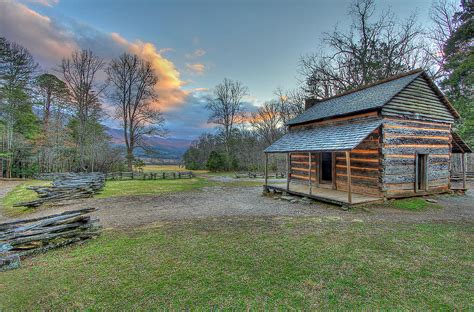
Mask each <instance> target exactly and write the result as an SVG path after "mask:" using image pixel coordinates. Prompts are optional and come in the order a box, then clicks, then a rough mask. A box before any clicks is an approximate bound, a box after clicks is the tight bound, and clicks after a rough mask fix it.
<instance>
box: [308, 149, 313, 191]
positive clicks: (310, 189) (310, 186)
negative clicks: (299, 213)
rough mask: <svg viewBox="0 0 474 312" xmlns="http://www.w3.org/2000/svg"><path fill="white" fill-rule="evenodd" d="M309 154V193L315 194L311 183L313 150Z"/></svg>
mask: <svg viewBox="0 0 474 312" xmlns="http://www.w3.org/2000/svg"><path fill="white" fill-rule="evenodd" d="M308 156H309V166H308V169H309V172H308V177H309V195H312V194H313V191H312V185H311V183H312V182H311V166H312V164H311V161H312V159H311V152H309V153H308Z"/></svg>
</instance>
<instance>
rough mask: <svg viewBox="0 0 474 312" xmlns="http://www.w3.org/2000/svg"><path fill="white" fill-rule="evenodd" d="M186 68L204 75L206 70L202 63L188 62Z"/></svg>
mask: <svg viewBox="0 0 474 312" xmlns="http://www.w3.org/2000/svg"><path fill="white" fill-rule="evenodd" d="M186 69H188V70H189V71H190V72H191V73H193V74H196V75H202V74H204V71H205V70H206V66H205V65H204V64H201V63H194V64H190V63H186Z"/></svg>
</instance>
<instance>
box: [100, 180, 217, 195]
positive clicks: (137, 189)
mask: <svg viewBox="0 0 474 312" xmlns="http://www.w3.org/2000/svg"><path fill="white" fill-rule="evenodd" d="M211 185H212V183H211V182H209V181H207V180H205V179H202V178H192V179H176V180H123V181H113V180H112V181H110V180H109V181H107V182H106V183H105V187H104V189H103V191H102V192H101V193H100V194H98V195H96V196H95V197H96V198H105V197H112V196H129V195H152V194H162V193H172V192H180V191H189V190H194V189H198V188H202V187H204V186H211Z"/></svg>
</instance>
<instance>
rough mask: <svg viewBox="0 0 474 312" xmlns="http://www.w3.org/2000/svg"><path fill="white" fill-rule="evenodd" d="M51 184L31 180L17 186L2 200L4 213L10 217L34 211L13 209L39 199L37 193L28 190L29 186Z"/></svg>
mask: <svg viewBox="0 0 474 312" xmlns="http://www.w3.org/2000/svg"><path fill="white" fill-rule="evenodd" d="M49 183H50V181H40V180H29V181H26V182H24V183H22V184H20V185H18V186H16V187H15V188H14V189H13V190H12V191H10V192H9V193H8V194H7V195H6V196H5V197H4V198H2V200H1V206H2V207H3V211H4V213H5V214H6V215H8V216H18V215H21V214H25V213H28V212H31V211H32V210H31V209H30V208H26V207H13V204H16V203H19V202H25V201H30V200H34V199H37V198H38V196H37V194H36V192H35V191H31V190H28V189H27V188H28V187H29V186H37V185H47V184H49Z"/></svg>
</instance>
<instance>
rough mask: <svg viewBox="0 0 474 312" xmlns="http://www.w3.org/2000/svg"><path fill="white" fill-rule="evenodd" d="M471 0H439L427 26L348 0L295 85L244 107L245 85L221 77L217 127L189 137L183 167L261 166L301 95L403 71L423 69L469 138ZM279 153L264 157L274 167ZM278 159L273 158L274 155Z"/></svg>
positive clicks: (215, 98) (212, 107)
mask: <svg viewBox="0 0 474 312" xmlns="http://www.w3.org/2000/svg"><path fill="white" fill-rule="evenodd" d="M473 11H474V1H472V0H462V1H460V2H458V3H455V2H451V1H447V0H438V1H435V2H434V3H433V5H432V7H431V9H430V17H431V20H432V25H431V26H430V27H422V26H421V25H419V23H418V18H417V15H416V14H412V15H410V16H408V17H407V18H405V19H399V18H397V17H396V16H395V15H394V14H393V13H392V12H391V11H383V12H382V11H378V10H377V8H376V1H375V0H355V1H353V2H352V3H351V5H350V8H349V16H348V18H350V19H351V20H352V24H351V25H350V27H349V28H348V29H346V30H341V29H340V28H338V27H337V26H336V27H335V28H334V31H333V32H330V33H326V34H325V35H324V39H323V41H322V43H321V45H320V46H321V50H320V51H317V52H315V53H312V54H308V55H304V56H302V57H301V59H300V61H299V68H298V73H299V80H300V84H301V88H298V89H295V90H283V89H281V88H278V89H276V91H275V92H274V96H275V98H274V100H271V101H269V102H266V103H264V104H263V106H261V107H259V108H258V109H257V110H256V111H255V112H253V113H248V112H244V107H245V103H244V99H245V96H246V95H248V89H247V88H246V87H245V86H244V84H243V83H242V82H238V81H233V80H230V79H224V81H223V82H222V83H220V84H218V85H217V86H216V87H215V88H214V89H213V93H212V95H211V96H210V97H209V99H208V105H207V109H208V111H209V123H212V124H215V125H216V131H214V132H212V133H206V134H203V135H201V136H200V137H199V139H198V140H196V141H194V142H193V143H192V145H191V147H190V148H189V149H188V150H187V152H186V153H185V155H184V163H185V165H186V168H189V169H210V170H213V171H225V170H235V171H238V170H251V171H254V170H259V171H261V170H263V150H264V149H265V148H266V147H267V146H269V145H270V144H271V143H273V142H274V141H275V140H277V139H278V138H280V137H281V136H282V135H283V134H284V133H285V131H286V127H285V124H286V122H287V121H288V120H289V119H291V118H293V117H295V116H296V115H298V114H300V113H301V112H303V110H304V101H305V99H306V98H313V99H322V98H326V97H330V96H333V95H336V94H338V93H342V92H345V91H348V90H351V89H354V88H358V87H360V86H363V85H366V84H370V83H373V82H375V81H378V80H382V79H385V78H387V77H390V76H393V75H397V74H400V73H403V72H406V71H409V70H413V69H418V68H422V69H424V70H425V71H426V72H427V73H428V74H429V75H430V76H431V77H432V78H433V79H434V80H435V81H436V82H437V83H438V85H439V86H440V87H441V89H442V90H443V92H444V93H445V94H446V96H447V97H448V98H449V100H450V101H451V102H452V103H453V105H454V106H455V107H456V109H457V110H458V112H459V113H460V115H461V119H460V120H459V122H457V124H456V125H455V130H456V131H457V132H458V133H460V134H461V136H462V137H463V138H464V139H465V140H466V141H467V142H468V143H470V144H471V145H472V144H474V107H473V106H474V99H473V86H474V73H473V71H474V53H473V49H474V40H473V36H474V17H473ZM277 160H278V158H275V159H274V160H273V161H271V162H270V164H271V166H272V167H273V168H271V169H273V170H276V164H277ZM278 163H280V162H278Z"/></svg>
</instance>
